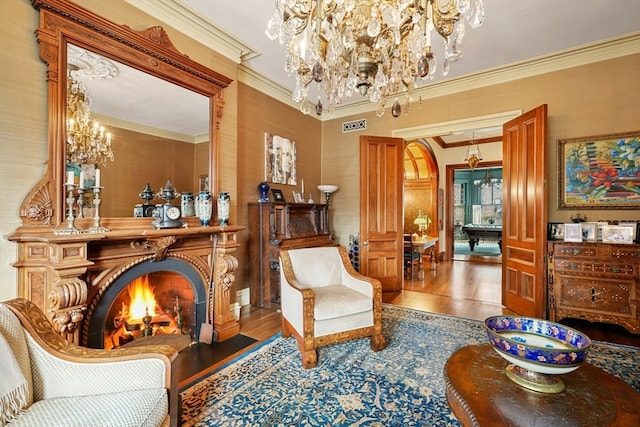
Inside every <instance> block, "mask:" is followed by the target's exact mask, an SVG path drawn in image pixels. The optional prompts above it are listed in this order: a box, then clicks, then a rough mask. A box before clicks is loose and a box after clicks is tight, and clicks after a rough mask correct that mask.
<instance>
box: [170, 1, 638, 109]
mask: <svg viewBox="0 0 640 427" xmlns="http://www.w3.org/2000/svg"><path fill="white" fill-rule="evenodd" d="M179 2H180V0H179ZM181 2H182V3H184V4H185V5H187V6H188V7H190V8H192V9H193V10H195V11H196V12H197V13H198V14H200V15H201V16H203V17H205V18H206V20H208V21H209V22H211V23H213V24H215V25H216V26H219V27H221V28H223V29H224V30H226V31H227V32H229V33H230V34H233V35H234V36H235V37H237V38H238V39H240V40H241V41H242V42H244V43H246V44H247V45H248V46H250V47H252V48H253V50H254V51H255V53H256V55H255V56H253V57H252V58H250V59H247V60H246V61H245V62H244V64H245V65H246V66H248V67H249V68H251V69H253V70H255V71H257V72H258V73H259V74H261V75H264V76H267V77H268V78H269V79H271V80H273V81H275V82H277V83H278V84H280V85H282V86H284V87H286V88H288V89H289V90H292V89H293V87H294V84H295V79H294V77H293V76H288V75H287V74H286V72H285V71H284V68H283V64H284V60H283V58H284V47H283V46H280V44H279V43H278V42H277V41H271V40H269V39H268V38H267V37H266V35H265V29H266V26H267V22H268V21H269V18H270V17H271V15H272V14H273V4H274V2H273V1H266V0H233V1H219V0H182V1H181ZM484 4H485V20H484V23H483V25H482V26H481V27H479V28H475V29H471V28H469V27H468V26H467V31H466V36H465V39H464V44H463V48H464V57H463V58H462V59H461V60H460V61H458V62H456V63H453V64H452V65H451V70H450V72H449V75H448V76H447V78H454V77H459V76H463V75H468V74H474V73H478V72H480V71H483V70H489V69H493V68H497V67H501V66H504V65H507V64H513V63H516V62H520V61H523V60H526V59H529V58H533V57H539V56H544V55H548V54H550V53H554V52H560V51H564V50H567V49H571V48H575V47H577V46H582V45H586V44H590V43H593V42H596V41H600V40H603V39H608V38H612V37H616V36H619V35H622V34H626V33H630V32H635V31H638V30H640V1H639V0H562V1H558V0H528V1H514V0H485V2H484ZM434 45H435V46H434V50H435V53H436V55H438V53H439V52H440V51H441V47H442V45H441V43H439V41H437V42H434ZM440 57H441V55H440ZM439 63H440V64H442V60H440V61H439ZM443 79H444V78H443V77H442V75H441V73H438V74H437V76H436V77H435V78H434V80H433V81H434V82H437V81H440V80H443ZM311 99H315V97H314V98H311ZM360 99H361V98H360V95H358V94H356V95H354V96H353V98H352V100H351V101H350V102H355V101H358V100H360Z"/></svg>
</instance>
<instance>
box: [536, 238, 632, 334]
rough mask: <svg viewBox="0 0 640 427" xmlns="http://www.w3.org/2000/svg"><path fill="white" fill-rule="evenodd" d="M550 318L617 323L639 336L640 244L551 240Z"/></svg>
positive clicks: (549, 251)
mask: <svg viewBox="0 0 640 427" xmlns="http://www.w3.org/2000/svg"><path fill="white" fill-rule="evenodd" d="M548 260H549V262H548V278H547V285H548V295H549V301H548V305H549V319H550V320H552V321H559V320H562V319H563V318H565V317H572V318H577V319H585V320H589V321H591V322H605V323H614V324H617V325H621V326H623V327H624V328H625V329H627V330H628V331H629V332H632V333H636V334H640V312H639V311H638V306H639V305H640V294H639V293H638V290H639V288H640V245H637V244H635V245H621V244H607V243H586V242H585V243H569V242H549V243H548Z"/></svg>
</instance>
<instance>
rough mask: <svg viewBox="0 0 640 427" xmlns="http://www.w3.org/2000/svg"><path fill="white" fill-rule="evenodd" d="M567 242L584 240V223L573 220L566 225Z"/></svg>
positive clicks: (565, 237) (565, 235)
mask: <svg viewBox="0 0 640 427" xmlns="http://www.w3.org/2000/svg"><path fill="white" fill-rule="evenodd" d="M564 241H565V242H582V223H580V222H578V223H575V222H572V223H568V224H565V225H564Z"/></svg>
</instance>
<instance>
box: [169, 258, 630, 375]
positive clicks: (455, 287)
mask: <svg viewBox="0 0 640 427" xmlns="http://www.w3.org/2000/svg"><path fill="white" fill-rule="evenodd" d="M479 260H481V258H477V257H476V258H473V257H471V258H467V261H459V260H456V261H448V262H442V263H439V264H438V267H437V269H436V270H426V271H425V277H424V279H423V280H419V279H416V280H407V281H405V284H404V289H403V290H402V291H400V292H385V293H384V295H383V302H385V303H389V304H393V305H397V306H401V307H407V308H411V309H416V310H425V311H430V312H433V313H442V314H448V315H451V316H459V317H465V318H468V319H476V320H484V319H485V318H487V317H489V316H494V315H499V314H515V313H513V312H511V311H509V310H507V309H506V308H504V307H503V306H502V304H501V292H502V289H501V280H502V279H501V264H497V263H495V262H493V263H491V262H490V263H486V262H478V261H479ZM280 322H281V316H280V312H278V311H277V310H272V309H266V308H257V307H253V306H245V307H242V310H241V315H240V333H241V334H243V335H246V336H248V337H251V338H254V339H256V340H257V341H258V342H257V343H256V344H255V345H259V343H260V342H263V341H265V340H267V339H269V338H271V337H272V336H274V335H275V334H277V333H278V332H279V331H280ZM562 323H563V324H566V325H568V326H571V327H574V328H576V329H578V330H580V331H582V332H584V333H585V334H587V335H588V336H589V337H591V338H592V339H594V340H598V341H606V342H613V343H618V344H625V345H631V346H635V347H640V334H631V333H629V332H627V331H626V330H624V329H623V328H622V327H618V326H616V325H608V324H604V323H590V322H586V321H581V320H574V319H564V320H562ZM255 345H252V346H250V347H247V348H245V349H243V350H241V351H239V352H237V353H235V354H233V355H230V356H229V357H227V358H225V359H224V360H223V361H221V362H216V363H214V364H211V363H207V361H200V360H198V361H194V360H193V359H191V360H189V362H188V363H198V364H200V363H202V364H203V366H202V368H203V370H206V371H211V370H212V369H215V368H216V367H217V366H218V365H220V364H221V363H223V362H225V361H228V360H230V359H232V358H234V357H237V356H238V355H240V354H242V353H243V352H245V351H247V350H248V349H250V348H253V347H254V346H255ZM185 363H186V362H185ZM205 368H206V369H205ZM191 379H192V378H191ZM181 384H185V382H184V381H183V382H181Z"/></svg>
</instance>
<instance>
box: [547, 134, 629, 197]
mask: <svg viewBox="0 0 640 427" xmlns="http://www.w3.org/2000/svg"><path fill="white" fill-rule="evenodd" d="M558 182H559V187H558V208H559V209H603V208H616V209H640V131H635V132H630V133H623V134H614V135H603V136H592V137H585V138H574V139H564V140H559V141H558Z"/></svg>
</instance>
